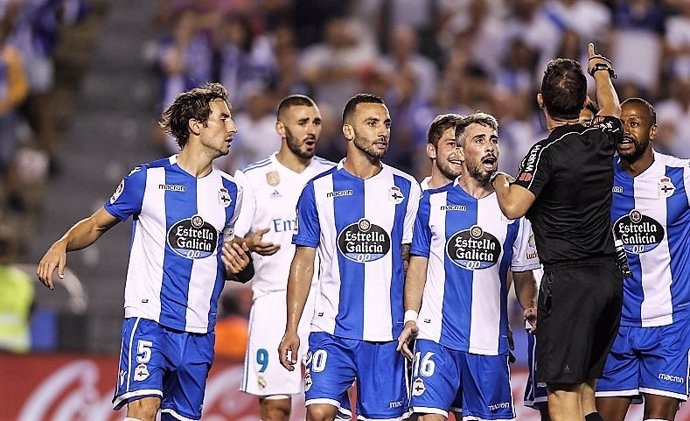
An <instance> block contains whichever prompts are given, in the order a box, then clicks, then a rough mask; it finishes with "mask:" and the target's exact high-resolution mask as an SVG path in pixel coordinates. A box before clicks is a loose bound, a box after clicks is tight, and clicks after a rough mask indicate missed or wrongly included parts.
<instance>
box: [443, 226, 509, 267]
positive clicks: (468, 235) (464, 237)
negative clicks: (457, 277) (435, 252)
mask: <svg viewBox="0 0 690 421" xmlns="http://www.w3.org/2000/svg"><path fill="white" fill-rule="evenodd" d="M446 254H447V255H448V258H449V259H450V260H451V261H452V262H453V263H455V264H456V265H458V266H460V267H461V268H463V269H467V270H479V269H486V268H490V267H491V266H493V265H495V264H496V262H498V257H499V255H500V254H501V243H500V242H499V241H498V239H497V238H496V237H494V236H493V235H491V234H489V233H488V232H486V231H484V230H483V229H482V228H481V227H480V226H479V225H474V226H472V227H471V228H470V229H466V230H462V231H458V232H456V233H455V234H453V235H452V236H451V237H450V238H449V239H448V241H447V242H446Z"/></svg>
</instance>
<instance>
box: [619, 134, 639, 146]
mask: <svg viewBox="0 0 690 421" xmlns="http://www.w3.org/2000/svg"><path fill="white" fill-rule="evenodd" d="M630 143H635V140H634V139H633V138H632V137H630V136H625V137H623V140H621V141H620V142H619V143H618V144H619V145H627V144H630Z"/></svg>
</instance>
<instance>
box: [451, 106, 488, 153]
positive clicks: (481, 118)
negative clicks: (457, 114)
mask: <svg viewBox="0 0 690 421" xmlns="http://www.w3.org/2000/svg"><path fill="white" fill-rule="evenodd" d="M475 123H476V124H481V125H482V126H485V127H490V128H492V129H493V130H496V131H498V120H496V117H494V116H492V115H491V114H487V113H482V112H480V111H477V112H476V113H474V114H470V115H468V116H467V117H463V118H462V119H461V120H460V122H459V123H458V124H457V125H456V126H455V139H457V140H458V143H459V144H460V145H464V144H465V140H464V139H463V138H462V137H461V135H462V134H463V133H465V129H466V128H467V127H469V125H470V124H475Z"/></svg>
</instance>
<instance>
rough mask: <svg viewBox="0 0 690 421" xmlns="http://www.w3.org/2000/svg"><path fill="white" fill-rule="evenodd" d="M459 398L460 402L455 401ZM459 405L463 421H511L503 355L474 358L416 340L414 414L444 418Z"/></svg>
mask: <svg viewBox="0 0 690 421" xmlns="http://www.w3.org/2000/svg"><path fill="white" fill-rule="evenodd" d="M458 397H461V399H458ZM457 402H462V417H463V419H467V418H469V419H477V420H509V419H513V418H515V409H514V406H513V394H512V391H511V387H510V367H509V363H508V356H507V355H477V354H470V353H469V352H463V351H457V350H454V349H450V348H447V347H445V346H443V345H440V344H437V343H436V342H434V341H430V340H426V339H418V340H417V342H416V345H415V362H414V367H413V369H412V384H411V386H410V408H411V411H412V412H413V413H414V414H439V415H443V416H446V417H447V416H448V412H449V411H451V410H453V411H456V408H454V406H455V405H456V403H457Z"/></svg>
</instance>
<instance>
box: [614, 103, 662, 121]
mask: <svg viewBox="0 0 690 421" xmlns="http://www.w3.org/2000/svg"><path fill="white" fill-rule="evenodd" d="M625 104H639V105H642V106H643V107H645V108H646V109H647V117H649V124H650V126H651V125H654V124H656V109H655V108H654V106H653V105H652V104H650V103H649V101H647V100H645V99H642V98H628V99H626V100H625V101H623V102H622V103H621V107H623V105H625Z"/></svg>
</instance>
